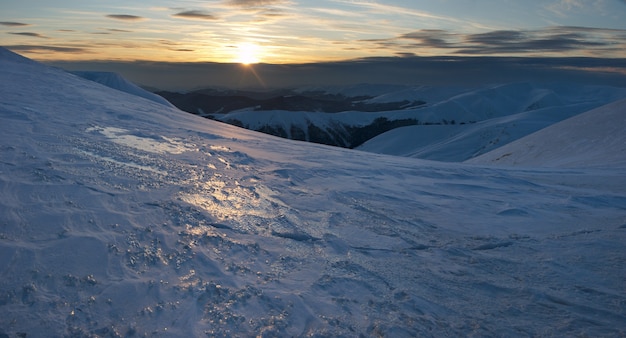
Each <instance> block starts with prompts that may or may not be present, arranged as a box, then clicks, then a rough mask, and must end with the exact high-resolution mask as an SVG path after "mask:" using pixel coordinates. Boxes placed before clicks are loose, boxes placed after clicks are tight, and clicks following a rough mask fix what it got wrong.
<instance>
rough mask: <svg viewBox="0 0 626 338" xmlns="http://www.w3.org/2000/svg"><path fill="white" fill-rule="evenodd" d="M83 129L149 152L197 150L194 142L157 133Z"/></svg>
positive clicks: (117, 129) (105, 128) (108, 128)
mask: <svg viewBox="0 0 626 338" xmlns="http://www.w3.org/2000/svg"><path fill="white" fill-rule="evenodd" d="M85 131H87V132H94V131H95V132H99V133H101V134H102V135H104V136H106V137H107V138H109V139H110V140H111V141H113V142H115V143H117V144H121V145H125V146H128V147H131V148H135V149H139V150H143V151H147V152H150V153H157V154H163V153H170V154H182V153H184V152H186V151H197V150H198V149H197V148H196V146H195V145H194V144H188V143H185V142H183V141H182V140H181V139H179V138H169V137H165V136H158V135H137V134H138V133H139V132H131V131H129V130H126V129H122V128H115V127H90V128H87V130H85Z"/></svg>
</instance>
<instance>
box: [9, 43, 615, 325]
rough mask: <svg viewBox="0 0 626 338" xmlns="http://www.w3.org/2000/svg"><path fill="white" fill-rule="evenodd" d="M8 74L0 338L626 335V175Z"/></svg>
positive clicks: (67, 77) (56, 77)
mask: <svg viewBox="0 0 626 338" xmlns="http://www.w3.org/2000/svg"><path fill="white" fill-rule="evenodd" d="M0 52H2V53H3V54H6V53H4V51H2V50H1V49H0ZM0 79H2V81H1V82H0V98H1V100H0V258H1V259H0V275H1V276H2V278H0V336H2V337H7V336H8V337H47V336H53V337H60V336H66V337H126V336H138V337H140V336H160V337H200V336H211V337H213V336H215V337H230V336H346V337H347V336H393V337H441V336H503V337H504V336H506V337H510V336H520V335H524V336H582V335H588V336H620V335H623V333H624V332H626V316H625V315H624V308H623V304H626V291H625V290H624V280H623V276H625V275H626V266H625V265H624V264H623V262H624V257H626V251H625V247H624V242H625V241H626V231H625V229H626V224H625V223H626V219H624V208H625V207H626V180H625V179H624V172H623V169H619V170H614V169H612V168H602V169H597V168H596V169H576V170H561V169H532V170H529V169H524V170H516V169H514V168H507V169H498V168H486V167H479V166H468V165H460V164H454V165H453V164H445V163H436V162H429V161H421V160H415V159H411V158H400V157H393V156H382V155H376V154H371V153H365V152H360V151H351V150H346V149H338V148H333V147H325V146H320V145H314V144H309V143H304V142H294V141H290V140H285V139H279V138H275V137H270V136H268V135H264V134H259V133H255V132H251V131H247V130H244V129H241V128H236V127H232V126H228V125H225V124H223V123H219V122H216V121H211V120H207V119H203V118H201V117H198V116H194V115H192V114H187V113H184V112H181V111H178V110H176V109H172V108H168V107H165V106H163V105H161V104H157V103H155V102H151V101H148V100H144V99H142V98H139V97H135V96H131V95H127V94H124V93H121V92H119V91H117V90H114V89H111V88H107V87H103V86H101V85H99V84H96V83H93V82H90V81H85V80H82V79H79V78H77V77H76V76H73V75H71V74H68V73H66V72H63V71H61V70H59V69H53V68H48V67H45V66H43V65H40V64H37V63H34V62H32V63H24V62H22V60H21V59H19V58H16V57H13V56H10V55H9V57H8V58H7V57H0Z"/></svg>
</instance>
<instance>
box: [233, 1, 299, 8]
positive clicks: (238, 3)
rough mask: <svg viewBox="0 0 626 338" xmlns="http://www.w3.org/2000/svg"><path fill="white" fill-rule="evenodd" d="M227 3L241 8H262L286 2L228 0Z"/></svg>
mask: <svg viewBox="0 0 626 338" xmlns="http://www.w3.org/2000/svg"><path fill="white" fill-rule="evenodd" d="M226 3H227V4H228V5H231V6H236V7H242V8H262V7H268V6H274V5H282V4H286V3H288V1H286V0H228V1H227V2H226Z"/></svg>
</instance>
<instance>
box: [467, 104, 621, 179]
mask: <svg viewBox="0 0 626 338" xmlns="http://www.w3.org/2000/svg"><path fill="white" fill-rule="evenodd" d="M625 131H626V100H620V101H617V102H613V103H610V104H607V105H605V106H602V107H599V108H596V109H593V110H591V111H589V112H586V113H583V114H580V115H577V116H574V117H572V118H569V119H567V120H565V121H561V122H559V123H557V124H554V125H551V126H549V127H547V128H545V129H542V130H539V131H537V132H536V133H533V134H531V135H528V136H526V137H524V138H521V139H519V140H517V141H515V142H512V143H510V144H507V145H506V146H503V147H501V148H498V149H495V150H493V151H491V152H488V153H486V154H484V155H482V156H478V157H476V158H473V159H471V160H469V161H467V162H468V163H480V164H495V165H507V166H526V167H534V166H541V167H606V166H622V167H626V132H625Z"/></svg>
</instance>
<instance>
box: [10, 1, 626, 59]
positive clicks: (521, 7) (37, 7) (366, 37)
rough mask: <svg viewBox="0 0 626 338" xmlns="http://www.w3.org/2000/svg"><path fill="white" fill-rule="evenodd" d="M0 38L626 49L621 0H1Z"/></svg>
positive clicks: (238, 46) (41, 45)
mask: <svg viewBox="0 0 626 338" xmlns="http://www.w3.org/2000/svg"><path fill="white" fill-rule="evenodd" d="M0 45H2V46H5V47H7V48H9V49H11V50H13V51H15V52H18V53H20V54H22V55H25V56H27V57H30V58H33V59H36V60H42V61H52V60H65V61H70V60H74V61H76V60H82V61H86V60H110V61H135V60H141V61H159V62H207V61H210V62H226V63H258V62H262V63H274V64H285V63H307V62H325V61H338V60H349V59H356V58H366V57H392V56H506V57H510V56H541V57H576V56H585V57H601V58H625V57H626V2H625V1H619V0H528V1H517V0H515V1H512V0H438V1H430V0H429V1H420V0H387V1H374V0H213V1H192V0H187V1H166V0H153V1H134V0H123V1H119V0H108V1H84V0H64V1H48V0H20V1H15V0H0Z"/></svg>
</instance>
